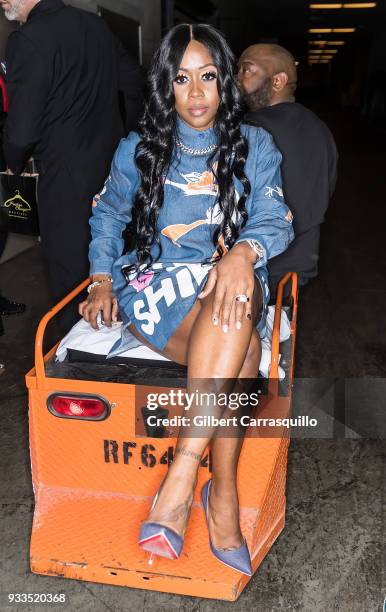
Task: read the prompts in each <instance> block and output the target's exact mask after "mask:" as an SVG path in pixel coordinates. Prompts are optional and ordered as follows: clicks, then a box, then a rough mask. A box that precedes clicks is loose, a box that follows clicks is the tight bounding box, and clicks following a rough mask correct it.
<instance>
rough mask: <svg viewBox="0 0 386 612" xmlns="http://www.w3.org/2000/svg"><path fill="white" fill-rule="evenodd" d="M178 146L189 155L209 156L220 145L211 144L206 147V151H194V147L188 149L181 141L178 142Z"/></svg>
mask: <svg viewBox="0 0 386 612" xmlns="http://www.w3.org/2000/svg"><path fill="white" fill-rule="evenodd" d="M176 146H177V147H179V148H180V149H181V151H183V152H184V153H187V154H188V155H208V154H209V153H213V151H215V150H216V149H217V148H218V145H216V144H211V145H208V146H207V147H205V148H204V149H193V148H192V147H187V146H186V145H185V144H184V143H183V142H181V141H179V140H176Z"/></svg>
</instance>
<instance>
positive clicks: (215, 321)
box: [212, 316, 218, 325]
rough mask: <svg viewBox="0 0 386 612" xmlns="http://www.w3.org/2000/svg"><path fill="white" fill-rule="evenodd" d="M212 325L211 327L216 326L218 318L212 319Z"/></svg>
mask: <svg viewBox="0 0 386 612" xmlns="http://www.w3.org/2000/svg"><path fill="white" fill-rule="evenodd" d="M212 323H213V325H218V317H216V316H213V317H212Z"/></svg>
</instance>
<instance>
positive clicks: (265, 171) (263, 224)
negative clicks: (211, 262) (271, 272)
mask: <svg viewBox="0 0 386 612" xmlns="http://www.w3.org/2000/svg"><path fill="white" fill-rule="evenodd" d="M247 138H248V141H249V149H250V152H249V155H248V160H247V164H246V173H247V176H248V177H252V176H254V180H253V181H252V180H251V179H250V180H251V187H252V191H251V195H250V196H249V198H248V200H247V204H246V209H247V212H248V220H247V223H246V225H245V226H244V227H243V229H242V230H241V231H240V234H239V237H238V239H237V240H236V243H235V244H238V243H239V242H243V241H244V240H256V241H257V242H259V244H260V246H261V247H262V250H263V253H264V255H263V257H262V258H261V259H259V260H258V261H257V262H256V264H255V268H259V267H261V266H265V265H266V264H267V261H268V259H271V258H272V257H275V256H276V255H279V253H282V252H283V251H285V250H286V249H287V247H288V245H289V243H290V242H291V241H292V240H293V239H294V232H293V228H292V213H291V211H290V210H289V208H288V207H287V206H286V204H285V203H284V199H283V188H282V179H281V172H280V164H281V159H282V156H281V153H280V152H279V150H278V149H277V148H276V146H275V144H274V142H273V139H272V136H271V135H270V134H268V132H266V131H265V130H263V129H262V128H249V129H248V133H247ZM251 164H253V165H254V166H255V168H254V169H253V168H252V167H251ZM247 165H248V166H249V168H251V171H250V172H248V168H247Z"/></svg>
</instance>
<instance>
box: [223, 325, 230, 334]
mask: <svg viewBox="0 0 386 612" xmlns="http://www.w3.org/2000/svg"><path fill="white" fill-rule="evenodd" d="M228 329H229V327H228V325H227V324H226V323H225V324H224V325H223V326H222V330H223V332H224V334H227V333H228Z"/></svg>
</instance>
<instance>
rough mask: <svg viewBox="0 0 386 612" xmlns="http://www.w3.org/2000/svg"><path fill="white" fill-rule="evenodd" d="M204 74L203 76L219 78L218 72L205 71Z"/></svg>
mask: <svg viewBox="0 0 386 612" xmlns="http://www.w3.org/2000/svg"><path fill="white" fill-rule="evenodd" d="M202 76H203V77H206V76H210V77H213V78H214V79H216V78H217V72H205V73H204V74H203V75H202Z"/></svg>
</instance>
